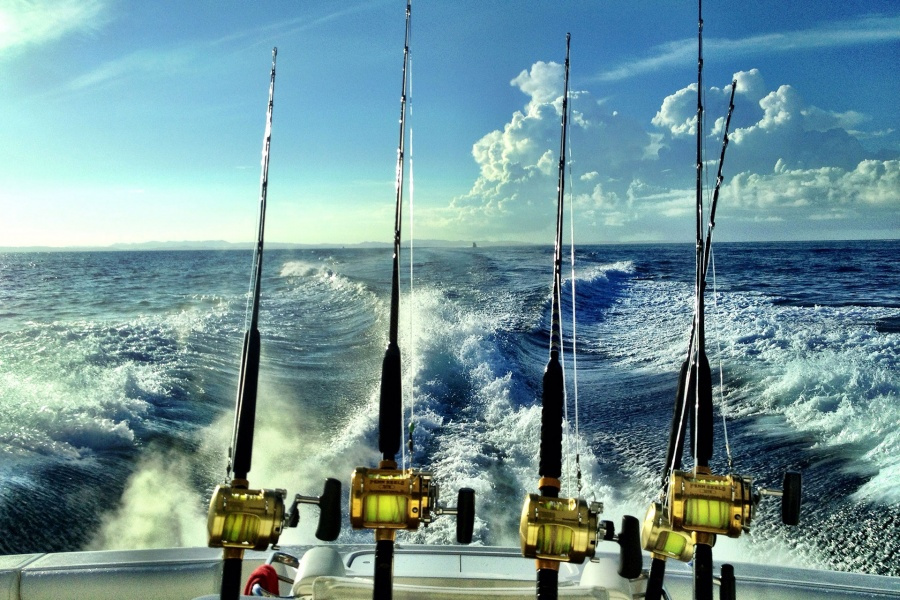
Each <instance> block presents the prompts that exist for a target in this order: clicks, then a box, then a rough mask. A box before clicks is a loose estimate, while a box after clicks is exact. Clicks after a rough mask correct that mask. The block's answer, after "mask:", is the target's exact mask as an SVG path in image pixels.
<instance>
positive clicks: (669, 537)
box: [641, 502, 694, 562]
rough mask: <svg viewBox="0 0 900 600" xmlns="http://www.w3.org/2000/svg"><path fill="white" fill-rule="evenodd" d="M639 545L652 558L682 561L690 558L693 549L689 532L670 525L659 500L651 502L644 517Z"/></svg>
mask: <svg viewBox="0 0 900 600" xmlns="http://www.w3.org/2000/svg"><path fill="white" fill-rule="evenodd" d="M641 547H643V548H644V550H647V551H648V552H650V553H651V554H653V556H654V558H662V559H665V558H674V559H677V560H681V561H684V562H688V561H689V560H691V556H692V555H693V550H694V546H693V540H692V539H691V536H690V534H689V533H686V532H684V531H678V530H676V529H674V528H673V527H672V523H671V522H670V521H669V517H668V513H667V511H665V510H664V509H663V506H662V504H661V503H659V502H654V503H652V504H651V505H650V509H649V510H648V511H647V516H646V517H644V524H643V527H641Z"/></svg>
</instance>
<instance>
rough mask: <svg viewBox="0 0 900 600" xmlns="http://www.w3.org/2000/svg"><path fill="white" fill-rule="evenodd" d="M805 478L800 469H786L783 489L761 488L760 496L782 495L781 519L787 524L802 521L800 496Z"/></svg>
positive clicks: (758, 491)
mask: <svg viewBox="0 0 900 600" xmlns="http://www.w3.org/2000/svg"><path fill="white" fill-rule="evenodd" d="M802 486H803V478H802V477H801V475H800V472H799V471H786V472H785V474H784V481H783V483H782V486H781V489H780V490H777V489H772V488H759V489H758V490H757V494H759V496H776V497H781V521H782V523H784V524H785V525H796V524H797V523H799V522H800V498H801V488H802Z"/></svg>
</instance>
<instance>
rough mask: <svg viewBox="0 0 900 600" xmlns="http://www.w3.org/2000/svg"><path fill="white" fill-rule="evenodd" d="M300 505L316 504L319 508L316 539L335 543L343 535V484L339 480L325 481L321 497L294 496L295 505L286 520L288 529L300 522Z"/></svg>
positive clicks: (330, 479)
mask: <svg viewBox="0 0 900 600" xmlns="http://www.w3.org/2000/svg"><path fill="white" fill-rule="evenodd" d="M300 504H315V505H316V506H318V507H319V525H318V527H317V528H316V537H317V538H319V539H320V540H322V541H325V542H333V541H334V540H336V539H337V537H338V535H339V534H340V533H341V482H340V481H338V480H337V479H332V478H330V477H329V478H328V479H326V480H325V487H324V488H323V490H322V495H321V496H302V495H300V494H297V495H296V496H294V503H293V504H292V505H291V508H290V510H289V511H288V517H287V519H286V521H287V526H288V527H296V526H297V525H298V523H299V522H300V511H299V510H298V506H299V505H300Z"/></svg>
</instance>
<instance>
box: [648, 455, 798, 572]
mask: <svg viewBox="0 0 900 600" xmlns="http://www.w3.org/2000/svg"><path fill="white" fill-rule="evenodd" d="M752 485H753V479H752V478H751V477H746V476H742V475H713V474H712V473H710V472H709V471H708V470H706V469H697V470H696V471H673V472H672V474H671V476H670V478H669V495H668V501H669V502H668V506H667V507H665V506H663V504H662V503H660V502H654V503H653V504H651V505H650V509H649V510H648V511H647V516H646V517H645V519H644V525H643V528H642V531H641V545H642V546H643V548H644V549H645V550H648V551H649V552H651V553H653V554H654V556H655V557H657V558H675V559H678V560H681V561H685V562H687V561H689V560H690V559H691V556H692V547H693V545H694V544H695V543H696V542H697V541H698V540H703V543H707V544H709V545H710V546H712V545H713V544H715V540H716V537H715V536H716V535H725V536H728V537H731V538H737V537H740V535H741V533H743V532H744V531H749V530H750V523H751V522H752V521H753V518H754V516H755V514H756V507H757V505H758V504H759V502H760V500H761V499H762V497H763V496H781V498H782V508H781V510H782V521H783V522H784V523H785V524H786V525H796V524H797V523H798V522H799V518H800V486H801V479H800V473H797V472H791V471H789V472H787V473H785V475H784V485H783V489H782V490H773V489H766V488H757V489H755V490H754V489H753V487H752Z"/></svg>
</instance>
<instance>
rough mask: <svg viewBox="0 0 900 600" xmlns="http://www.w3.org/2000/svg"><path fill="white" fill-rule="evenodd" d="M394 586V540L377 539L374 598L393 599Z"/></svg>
mask: <svg viewBox="0 0 900 600" xmlns="http://www.w3.org/2000/svg"><path fill="white" fill-rule="evenodd" d="M393 587H394V542H393V540H377V541H376V542H375V583H374V586H373V589H372V598H377V600H391V597H392V595H393Z"/></svg>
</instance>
